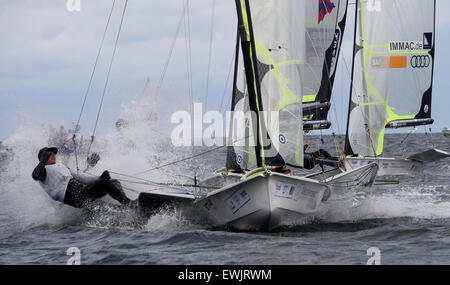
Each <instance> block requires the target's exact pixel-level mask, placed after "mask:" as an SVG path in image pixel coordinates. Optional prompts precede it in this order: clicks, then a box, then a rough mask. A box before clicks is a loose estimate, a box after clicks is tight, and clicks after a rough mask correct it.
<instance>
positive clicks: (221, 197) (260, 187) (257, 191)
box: [194, 171, 328, 230]
mask: <svg viewBox="0 0 450 285" xmlns="http://www.w3.org/2000/svg"><path fill="white" fill-rule="evenodd" d="M327 189H328V187H327V186H326V185H324V184H321V183H318V182H317V181H315V180H312V179H307V178H303V177H296V176H289V175H284V174H279V173H274V172H270V171H266V172H263V173H259V174H257V175H255V176H253V177H250V178H243V180H241V181H238V182H236V183H232V184H230V185H228V186H225V187H223V188H221V189H219V190H216V191H213V192H210V193H208V195H207V196H206V197H205V198H202V199H199V200H198V201H196V202H195V203H194V205H195V206H196V207H197V208H198V209H200V210H202V211H203V212H205V214H206V216H207V217H209V219H210V220H211V222H212V223H213V224H214V225H216V226H225V225H227V226H232V227H233V228H236V229H241V230H252V229H261V228H269V229H272V228H276V227H278V226H280V225H282V224H283V222H285V221H287V220H291V219H298V218H302V217H305V216H307V215H309V214H313V213H315V212H316V211H317V210H318V208H319V205H320V203H321V201H322V198H323V196H324V194H325V192H326V191H327Z"/></svg>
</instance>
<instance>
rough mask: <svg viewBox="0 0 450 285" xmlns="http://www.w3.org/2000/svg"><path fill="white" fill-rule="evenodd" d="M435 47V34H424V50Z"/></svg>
mask: <svg viewBox="0 0 450 285" xmlns="http://www.w3.org/2000/svg"><path fill="white" fill-rule="evenodd" d="M432 47H433V33H423V48H424V49H431V48H432Z"/></svg>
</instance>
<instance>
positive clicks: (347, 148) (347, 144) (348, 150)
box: [344, 0, 359, 155]
mask: <svg viewBox="0 0 450 285" xmlns="http://www.w3.org/2000/svg"><path fill="white" fill-rule="evenodd" d="M358 9H359V0H356V3H355V24H354V26H353V27H354V31H353V55H352V56H353V60H352V77H351V79H350V95H349V96H348V113H347V128H346V131H345V147H344V153H345V154H346V155H355V154H354V153H353V150H352V147H351V145H350V141H349V138H348V130H349V124H350V112H351V110H352V109H353V108H352V92H353V75H354V74H355V56H356V33H357V30H358V29H357V25H358Z"/></svg>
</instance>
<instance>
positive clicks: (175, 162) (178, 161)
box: [134, 145, 226, 175]
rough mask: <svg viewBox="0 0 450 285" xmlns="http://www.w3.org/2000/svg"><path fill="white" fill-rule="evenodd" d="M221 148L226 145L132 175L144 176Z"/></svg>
mask: <svg viewBox="0 0 450 285" xmlns="http://www.w3.org/2000/svg"><path fill="white" fill-rule="evenodd" d="M223 147H226V145H222V146H218V147H215V148H213V149H210V150H207V151H204V152H201V153H198V154H195V155H192V156H188V157H185V158H182V159H179V160H175V161H172V162H168V163H166V164H162V165H159V166H156V167H153V168H150V169H148V170H145V171H141V172H138V173H135V174H134V175H140V174H144V173H147V172H150V171H153V170H157V169H161V168H163V167H167V166H170V165H173V164H177V163H180V162H183V161H186V160H190V159H193V158H196V157H199V156H202V155H205V154H207V153H210V152H213V151H216V150H218V149H221V148H223Z"/></svg>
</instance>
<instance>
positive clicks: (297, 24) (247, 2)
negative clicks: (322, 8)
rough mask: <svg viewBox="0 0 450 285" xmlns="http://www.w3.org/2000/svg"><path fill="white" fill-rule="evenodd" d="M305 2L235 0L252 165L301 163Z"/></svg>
mask: <svg viewBox="0 0 450 285" xmlns="http://www.w3.org/2000/svg"><path fill="white" fill-rule="evenodd" d="M307 2H308V4H310V3H309V2H312V1H300V0H285V1H273V0H253V1H251V0H236V6H237V11H238V20H239V31H240V40H241V48H242V55H243V57H242V58H243V62H244V66H245V68H244V70H245V74H246V76H245V78H246V83H247V84H246V86H247V94H248V106H249V110H250V111H253V112H254V113H255V114H254V116H251V118H252V123H253V124H251V127H250V128H249V129H250V130H252V132H253V135H254V137H255V144H256V145H255V147H254V151H255V156H256V166H262V165H284V164H289V165H293V166H299V167H301V166H303V128H302V126H303V115H302V96H303V86H302V85H303V82H304V80H303V72H304V71H303V68H302V65H303V64H304V62H305V57H306V52H305V50H306V49H305V44H306V40H305V37H306V34H307V33H306V26H307V25H306V22H307V21H306V20H305V19H306V18H305V17H306V15H308V14H309V13H310V12H311V11H310V10H308V9H307V8H308V7H310V6H308V5H307V4H306V3H307ZM314 2H316V1H314ZM237 62H239V61H237ZM233 96H235V98H234V99H237V96H239V93H238V92H234V94H233ZM243 98H245V96H244V97H243ZM234 99H233V100H234ZM234 102H235V103H236V102H238V100H234ZM235 107H236V104H234V106H233V108H235ZM247 117H248V116H247ZM234 150H235V151H236V148H234ZM236 156H237V155H236Z"/></svg>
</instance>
